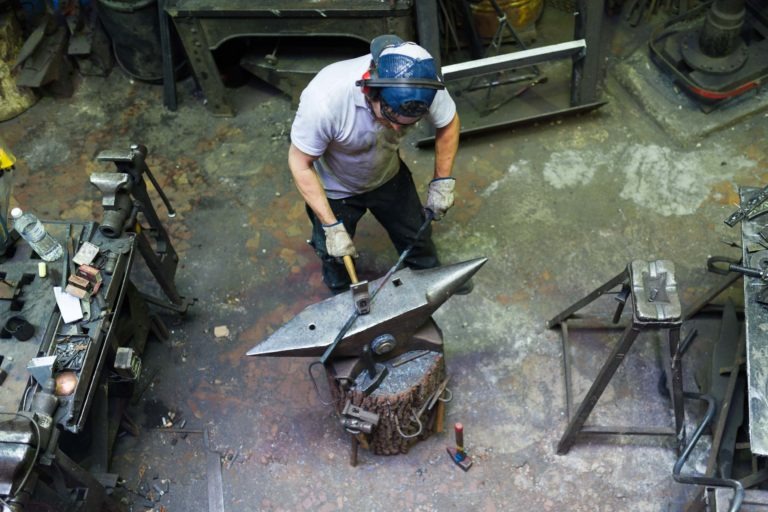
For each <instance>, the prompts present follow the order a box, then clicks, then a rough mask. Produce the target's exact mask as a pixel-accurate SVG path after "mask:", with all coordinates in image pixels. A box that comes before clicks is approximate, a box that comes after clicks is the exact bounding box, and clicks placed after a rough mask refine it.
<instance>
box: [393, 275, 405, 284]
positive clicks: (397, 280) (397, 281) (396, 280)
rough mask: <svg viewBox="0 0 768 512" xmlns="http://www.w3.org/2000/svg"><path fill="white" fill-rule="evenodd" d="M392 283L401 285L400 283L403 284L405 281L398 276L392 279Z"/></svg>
mask: <svg viewBox="0 0 768 512" xmlns="http://www.w3.org/2000/svg"><path fill="white" fill-rule="evenodd" d="M392 284H393V285H395V286H400V285H402V284H403V282H402V281H401V280H400V278H399V277H396V278H394V279H393V280H392Z"/></svg>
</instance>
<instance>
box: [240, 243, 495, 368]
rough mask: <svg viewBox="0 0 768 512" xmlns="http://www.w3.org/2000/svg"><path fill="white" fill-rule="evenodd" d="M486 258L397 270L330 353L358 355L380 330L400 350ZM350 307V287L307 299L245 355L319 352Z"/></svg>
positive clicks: (300, 354)
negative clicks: (311, 300)
mask: <svg viewBox="0 0 768 512" xmlns="http://www.w3.org/2000/svg"><path fill="white" fill-rule="evenodd" d="M486 261H488V259H487V258H478V259H474V260H469V261H465V262H462V263H456V264H454V265H447V266H444V267H438V268H431V269H427V270H411V269H407V268H406V269H402V270H398V271H397V272H395V273H394V274H392V276H391V277H390V279H389V280H388V281H387V282H386V283H385V284H384V286H382V288H381V289H380V290H379V291H378V293H377V294H376V297H375V298H374V299H373V301H372V302H371V312H370V313H369V314H367V315H361V316H359V317H358V318H357V320H356V321H355V323H354V324H353V325H352V327H351V328H350V329H349V330H348V331H347V332H346V334H345V335H344V337H343V338H342V340H341V342H340V343H339V344H338V346H337V347H336V349H335V351H334V356H336V357H344V356H359V355H360V353H361V351H362V347H363V346H364V345H365V344H366V343H370V342H371V340H373V339H374V338H376V337H377V336H379V335H381V334H390V335H392V336H394V338H395V340H396V344H397V346H398V347H400V350H402V347H404V346H405V344H406V343H408V342H409V340H410V339H411V338H412V336H413V334H414V333H415V332H416V330H417V329H418V328H419V327H421V326H422V325H423V324H424V323H425V322H426V321H427V320H428V319H429V318H430V316H431V315H432V313H434V311H435V310H437V308H439V307H440V306H441V305H442V304H443V303H444V302H445V301H446V300H448V298H449V297H450V296H451V295H453V294H454V293H455V292H456V290H458V289H459V288H460V287H461V286H462V285H463V284H464V283H465V282H466V281H467V280H469V278H471V277H472V276H473V275H474V274H475V272H477V271H478V270H479V269H480V267H482V266H483V265H484V264H485V262H486ZM382 279H383V278H382ZM380 281H381V279H379V280H377V281H374V283H373V284H372V289H374V290H376V289H377V288H378V286H379V282H380ZM354 307H355V306H354V303H353V300H352V292H349V291H348V292H346V293H342V294H339V295H336V296H334V297H331V298H328V299H326V300H323V301H321V302H318V303H316V304H312V305H311V306H308V307H307V308H306V309H304V311H302V312H301V313H299V314H298V315H296V316H295V317H294V318H293V319H292V320H290V321H289V322H288V323H286V324H285V325H283V326H282V327H280V328H279V329H278V330H277V331H275V332H274V333H273V334H272V335H271V336H270V337H269V338H267V339H266V340H264V341H262V342H261V343H259V344H258V345H256V346H255V347H253V348H252V349H251V350H249V351H248V355H249V356H292V357H293V356H308V357H319V356H320V355H322V354H323V352H324V351H325V349H326V348H327V347H328V346H329V345H330V344H331V343H333V340H334V339H335V338H336V336H338V334H339V332H340V331H341V329H342V328H343V327H344V324H345V323H346V322H347V320H348V319H349V318H350V316H351V315H352V313H353V312H354ZM400 350H398V351H400Z"/></svg>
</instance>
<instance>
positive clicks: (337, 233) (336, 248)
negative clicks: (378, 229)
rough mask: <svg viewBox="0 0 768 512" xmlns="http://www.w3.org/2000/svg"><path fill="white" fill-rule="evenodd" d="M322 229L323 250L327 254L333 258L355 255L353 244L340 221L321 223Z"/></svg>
mask: <svg viewBox="0 0 768 512" xmlns="http://www.w3.org/2000/svg"><path fill="white" fill-rule="evenodd" d="M323 231H325V250H326V252H328V255H329V256H331V257H333V258H343V257H344V256H353V257H357V250H355V244H353V243H352V238H350V236H349V233H347V230H346V229H345V228H344V224H343V223H342V222H341V221H338V222H335V223H334V224H323Z"/></svg>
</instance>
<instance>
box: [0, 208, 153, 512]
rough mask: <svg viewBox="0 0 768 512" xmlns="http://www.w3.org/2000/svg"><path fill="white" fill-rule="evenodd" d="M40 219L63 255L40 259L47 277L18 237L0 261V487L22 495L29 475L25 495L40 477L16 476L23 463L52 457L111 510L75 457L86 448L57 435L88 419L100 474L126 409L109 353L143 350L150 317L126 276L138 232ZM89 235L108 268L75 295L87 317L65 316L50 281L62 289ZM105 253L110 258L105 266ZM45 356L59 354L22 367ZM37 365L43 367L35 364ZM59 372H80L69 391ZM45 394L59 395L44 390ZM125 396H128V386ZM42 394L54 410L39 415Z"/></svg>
mask: <svg viewBox="0 0 768 512" xmlns="http://www.w3.org/2000/svg"><path fill="white" fill-rule="evenodd" d="M45 225H46V228H47V230H48V232H49V233H50V234H51V235H52V236H53V237H54V238H56V239H57V240H58V241H59V242H60V243H61V244H62V247H63V248H64V249H65V250H64V253H65V255H64V256H62V257H61V258H60V259H59V260H57V261H54V262H50V263H46V264H45V267H46V271H45V276H44V277H43V276H41V272H40V268H39V264H40V263H41V261H42V260H40V259H39V257H38V256H37V255H36V254H35V253H34V252H33V251H32V249H31V248H30V246H29V245H28V244H27V243H26V242H24V240H23V239H19V240H18V241H17V242H16V243H15V246H14V247H12V248H11V250H10V251H8V252H7V253H6V258H5V259H4V260H3V261H1V262H0V276H1V277H2V282H1V286H0V327H2V326H4V329H3V330H2V331H1V332H0V354H2V355H3V356H4V361H3V363H2V366H1V368H2V370H3V373H4V376H5V379H4V382H3V383H2V385H1V386H0V390H1V391H2V392H0V414H1V415H2V416H1V418H2V420H3V421H2V423H0V494H2V495H3V496H8V495H9V494H18V488H19V487H20V486H22V485H23V484H26V485H28V486H30V487H28V488H25V491H26V492H25V493H21V494H22V495H24V494H27V493H29V494H30V495H31V494H32V493H33V492H34V486H35V480H36V479H35V478H29V479H27V478H26V477H25V478H24V479H23V481H22V483H20V482H19V480H20V478H19V475H20V474H22V473H26V472H27V471H29V473H33V472H39V471H43V472H45V471H48V469H46V468H50V467H51V465H54V466H56V468H55V469H54V470H53V472H54V473H55V472H56V471H59V472H60V473H63V474H64V475H65V479H66V477H71V476H73V475H75V478H76V479H77V480H79V482H78V483H77V485H76V487H85V488H88V489H89V491H93V492H90V494H92V495H93V497H92V498H87V497H86V498H84V499H83V500H82V501H83V502H84V503H85V504H88V503H90V504H91V505H93V506H98V507H103V508H100V509H109V508H110V507H109V506H107V505H105V504H104V503H105V502H102V501H101V500H106V499H107V498H106V497H105V496H106V494H105V493H104V490H103V488H101V487H100V484H98V483H97V481H96V479H94V478H93V477H92V476H91V475H90V474H89V473H88V471H86V470H85V469H83V468H80V467H79V466H77V465H76V464H75V463H74V462H73V460H72V459H74V458H75V455H77V459H78V460H80V458H81V457H82V456H83V454H82V453H78V454H71V453H69V454H65V453H64V452H63V451H62V450H61V449H60V447H59V446H58V440H59V437H60V436H65V435H66V436H70V435H71V436H77V435H84V434H83V432H84V430H85V429H86V426H88V427H87V431H88V434H87V436H88V442H87V443H85V445H87V446H88V453H87V455H88V459H89V461H90V464H89V467H88V468H87V469H88V470H89V471H91V472H94V473H100V474H101V473H106V471H107V469H108V464H109V458H110V455H111V446H112V443H113V441H114V439H115V437H116V434H117V428H116V425H119V422H120V419H121V417H122V413H123V408H122V406H121V407H117V408H116V407H115V405H114V404H115V400H114V397H110V396H109V395H110V393H109V391H110V389H109V386H110V384H112V383H115V382H116V377H115V375H114V372H113V368H112V367H113V364H114V358H115V352H116V351H117V348H118V346H129V347H130V348H132V349H133V350H134V351H135V353H136V354H141V352H142V350H143V348H144V345H145V342H146V338H147V334H148V332H149V330H150V324H151V322H150V320H149V315H148V309H147V308H146V304H145V303H144V302H143V301H142V300H141V297H140V295H139V294H138V292H137V290H136V289H135V287H134V285H133V284H132V283H131V281H130V279H129V275H130V270H131V267H132V263H133V258H134V245H135V235H134V234H132V233H126V234H123V235H122V236H120V237H118V238H107V237H105V236H104V235H103V234H102V233H101V232H100V231H99V230H98V225H97V224H96V223H94V222H85V223H84V222H47V223H45ZM85 241H90V242H91V243H92V244H94V245H96V246H97V247H98V248H99V254H100V255H110V258H103V259H102V260H101V261H100V263H99V264H101V265H102V266H107V267H109V268H102V269H101V271H100V274H101V276H102V281H101V284H100V288H99V289H98V290H97V292H96V293H94V294H93V295H92V296H91V297H90V300H86V299H83V300H82V301H80V304H81V310H82V312H83V318H82V319H81V320H78V321H70V322H69V323H65V322H64V320H63V318H62V314H61V312H60V310H59V307H58V305H57V302H56V298H55V295H54V287H59V286H60V287H62V289H64V288H65V286H66V284H65V283H66V281H67V277H68V276H69V275H74V273H75V271H76V267H77V265H76V264H75V263H73V261H72V258H73V256H74V255H75V254H76V252H77V249H78V248H79V246H80V244H81V243H83V242H85ZM97 258H98V257H97ZM97 261H98V260H97ZM106 261H109V264H108V265H104V263H105V262H106ZM75 301H77V299H75ZM12 317H15V318H17V319H23V320H24V321H26V322H28V323H29V325H31V327H32V328H33V329H34V333H33V334H32V336H31V337H30V338H28V339H18V338H17V336H18V333H17V334H16V335H14V334H13V332H10V331H13V325H11V326H10V327H9V326H8V325H9V324H8V321H9V319H11V318H12ZM29 332H31V331H29ZM29 332H28V333H29ZM21 338H25V336H21ZM47 356H56V361H55V363H53V364H52V365H47V366H43V367H38V368H36V369H33V370H29V369H28V366H30V364H31V363H32V366H34V363H35V362H38V361H42V360H44V358H46V357H47ZM38 369H39V370H40V371H42V373H37V371H36V370H38ZM64 373H67V374H69V375H67V376H68V377H71V375H72V374H73V375H74V376H75V377H76V380H75V384H74V389H72V390H71V391H69V392H62V391H61V389H60V388H59V387H58V386H59V384H60V383H59V382H58V381H56V379H57V377H60V376H61V375H62V374H64ZM33 375H34V376H35V377H34V378H33ZM40 375H42V378H41V377H40ZM46 377H47V379H48V382H51V381H50V379H51V378H53V379H54V381H56V385H57V387H56V391H55V392H53V391H52V390H48V391H47V390H46V389H45V386H44V385H42V384H41V381H44V380H46ZM117 380H122V382H121V383H120V385H122V384H124V383H125V381H126V380H128V379H117ZM46 393H47V394H46ZM51 394H54V395H55V399H52V398H50V397H51ZM112 394H113V395H114V393H112ZM123 396H124V397H125V398H128V397H130V392H128V393H124V394H123ZM41 397H42V398H43V399H47V400H49V403H51V401H52V403H53V406H52V407H51V411H52V412H51V413H50V418H49V417H48V415H47V413H48V411H46V412H45V413H42V414H41V413H40V412H39V411H38V410H37V409H36V407H35V405H36V400H38V399H39V398H41ZM46 397H47V398H46ZM124 401H125V400H124ZM123 405H124V404H123ZM51 420H52V421H51ZM26 422H32V423H34V425H33V426H34V427H35V428H34V430H33V431H32V432H36V435H34V436H31V435H24V436H21V435H20V434H19V433H20V432H23V431H24V428H25V425H26ZM51 423H52V425H51ZM41 431H42V432H43V435H42V437H41ZM46 431H47V432H49V433H50V435H47V434H46ZM31 453H34V454H35V455H34V457H32V456H31V455H30V454H31ZM32 468H34V471H33V469H32ZM62 468H63V469H62ZM38 485H42V484H39V483H38ZM65 487H69V485H67V486H65ZM97 487H98V488H97ZM12 490H13V491H12ZM58 490H59V491H61V488H59V489H58ZM91 499H94V500H95V501H90V500H91ZM94 510H95V509H94Z"/></svg>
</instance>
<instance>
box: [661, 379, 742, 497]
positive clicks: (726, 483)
mask: <svg viewBox="0 0 768 512" xmlns="http://www.w3.org/2000/svg"><path fill="white" fill-rule="evenodd" d="M685 397H686V398H693V399H695V400H702V401H706V402H707V412H706V414H705V415H704V419H702V420H701V423H700V424H699V426H698V427H697V428H696V430H695V431H694V433H693V435H692V436H691V441H690V442H689V443H688V445H687V446H686V447H685V449H684V450H683V453H682V454H681V455H680V458H679V459H677V462H675V466H674V468H673V469H672V478H674V479H675V481H676V482H679V483H683V484H694V485H713V486H717V487H730V488H732V489H733V492H734V494H733V501H731V508H730V509H729V512H737V511H738V510H739V508H741V502H742V501H743V500H744V486H743V485H741V482H739V481H738V480H730V479H725V478H712V477H706V476H699V475H683V474H681V472H682V470H683V466H684V465H685V462H686V461H687V460H688V457H689V456H690V455H691V452H692V451H693V448H694V447H695V446H696V443H697V442H698V441H699V439H700V438H701V434H702V433H703V432H704V429H705V428H707V426H708V425H709V423H710V422H711V421H712V418H714V416H715V399H714V398H712V397H711V396H709V395H702V394H699V393H690V392H686V393H685Z"/></svg>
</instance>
